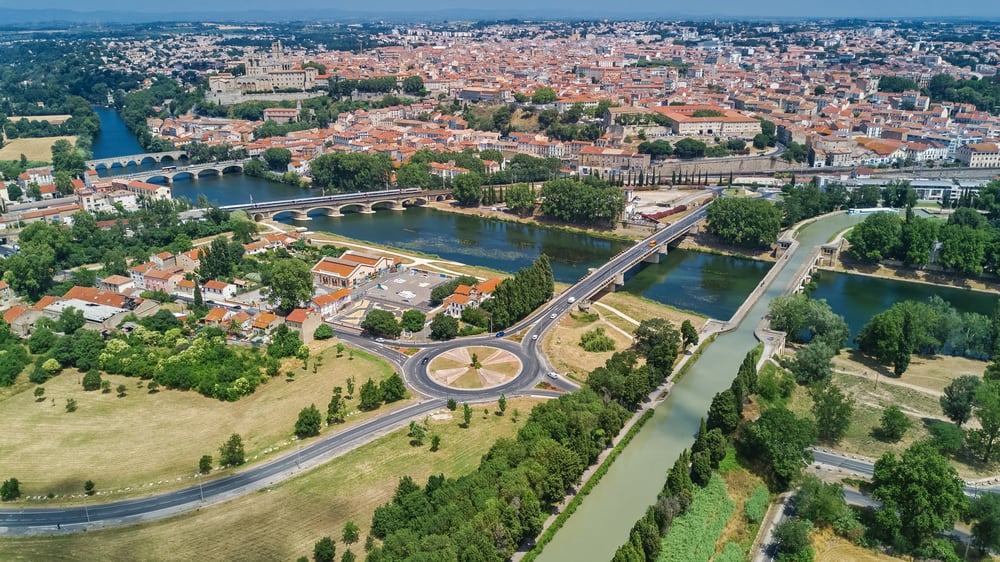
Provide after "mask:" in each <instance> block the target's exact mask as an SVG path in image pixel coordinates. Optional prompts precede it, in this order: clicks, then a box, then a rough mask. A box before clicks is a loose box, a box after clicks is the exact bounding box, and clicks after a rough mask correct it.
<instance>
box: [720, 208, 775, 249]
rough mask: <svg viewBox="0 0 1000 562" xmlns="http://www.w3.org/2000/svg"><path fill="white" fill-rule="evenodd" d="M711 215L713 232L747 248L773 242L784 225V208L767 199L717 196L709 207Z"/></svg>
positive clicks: (764, 245) (727, 240) (766, 245)
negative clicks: (782, 216) (782, 221)
mask: <svg viewBox="0 0 1000 562" xmlns="http://www.w3.org/2000/svg"><path fill="white" fill-rule="evenodd" d="M707 218H708V227H707V230H708V232H709V233H710V234H714V235H715V236H718V237H719V238H721V239H723V240H725V241H726V242H728V243H730V244H734V245H736V246H743V247H747V248H761V247H768V246H770V245H771V244H773V243H774V242H776V241H777V240H778V232H779V231H780V229H781V211H780V210H779V209H778V207H777V206H776V205H775V204H774V203H771V202H770V201H765V200H764V199H750V198H737V197H723V198H720V199H716V200H715V201H713V202H712V203H711V205H710V206H709V207H708V213H707Z"/></svg>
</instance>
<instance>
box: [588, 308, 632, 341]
mask: <svg viewBox="0 0 1000 562" xmlns="http://www.w3.org/2000/svg"><path fill="white" fill-rule="evenodd" d="M591 304H593V305H594V306H599V307H601V308H604V309H606V310H609V311H611V312H612V313H614V314H616V315H618V316H620V317H622V318H624V319H625V321H626V322H629V323H631V324H635V325H636V326H638V325H639V321H638V320H636V319H635V318H632V317H631V316H628V315H626V314H625V313H624V312H622V311H620V310H618V309H617V308H615V307H613V306H608V305H606V304H604V303H603V302H596V301H595V302H593V303H591ZM627 335H628V337H630V338H631V337H632V335H631V334H627Z"/></svg>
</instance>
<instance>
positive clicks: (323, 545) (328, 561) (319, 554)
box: [313, 537, 337, 562]
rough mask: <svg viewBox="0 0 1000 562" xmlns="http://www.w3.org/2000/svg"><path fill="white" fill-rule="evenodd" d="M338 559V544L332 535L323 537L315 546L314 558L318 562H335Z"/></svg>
mask: <svg viewBox="0 0 1000 562" xmlns="http://www.w3.org/2000/svg"><path fill="white" fill-rule="evenodd" d="M336 559H337V545H336V544H335V543H334V542H333V539H331V538H330V537H323V538H321V539H320V540H318V541H316V545H315V546H313V560H315V561H316V562H334V561H335V560H336Z"/></svg>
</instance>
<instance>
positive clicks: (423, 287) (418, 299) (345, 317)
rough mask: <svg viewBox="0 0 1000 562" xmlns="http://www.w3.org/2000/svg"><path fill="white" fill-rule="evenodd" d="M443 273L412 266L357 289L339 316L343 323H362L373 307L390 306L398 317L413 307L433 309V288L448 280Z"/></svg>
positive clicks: (423, 310)
mask: <svg viewBox="0 0 1000 562" xmlns="http://www.w3.org/2000/svg"><path fill="white" fill-rule="evenodd" d="M449 279H450V278H449V277H442V276H441V274H440V273H436V272H428V271H424V270H421V269H408V270H406V271H403V272H401V273H395V274H392V275H388V276H386V277H383V278H381V279H378V280H377V281H373V282H371V283H369V284H367V285H365V286H364V287H361V288H359V289H358V290H357V291H355V293H354V299H355V300H354V301H353V302H352V303H351V306H350V307H348V308H346V309H345V310H344V311H342V313H341V314H338V315H337V316H336V320H337V321H338V322H340V323H342V324H347V325H350V326H358V325H360V324H361V321H362V320H364V318H365V315H367V314H368V312H370V311H371V310H372V309H381V310H388V311H390V312H392V313H393V314H395V315H396V316H397V317H398V316H400V315H402V313H403V312H404V311H406V310H409V309H417V310H420V311H422V312H425V313H426V312H429V311H430V310H431V309H432V308H433V307H431V291H432V290H433V289H434V287H437V286H438V285H440V284H442V283H444V282H446V281H448V280H449Z"/></svg>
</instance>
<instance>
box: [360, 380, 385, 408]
mask: <svg viewBox="0 0 1000 562" xmlns="http://www.w3.org/2000/svg"><path fill="white" fill-rule="evenodd" d="M381 405H382V392H381V390H379V386H378V385H377V384H375V381H373V380H372V379H371V378H370V377H369V378H368V380H367V381H365V383H364V384H363V385H361V400H360V402H359V403H358V408H359V409H361V410H365V411H367V410H374V409H375V408H378V407H379V406H381Z"/></svg>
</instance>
